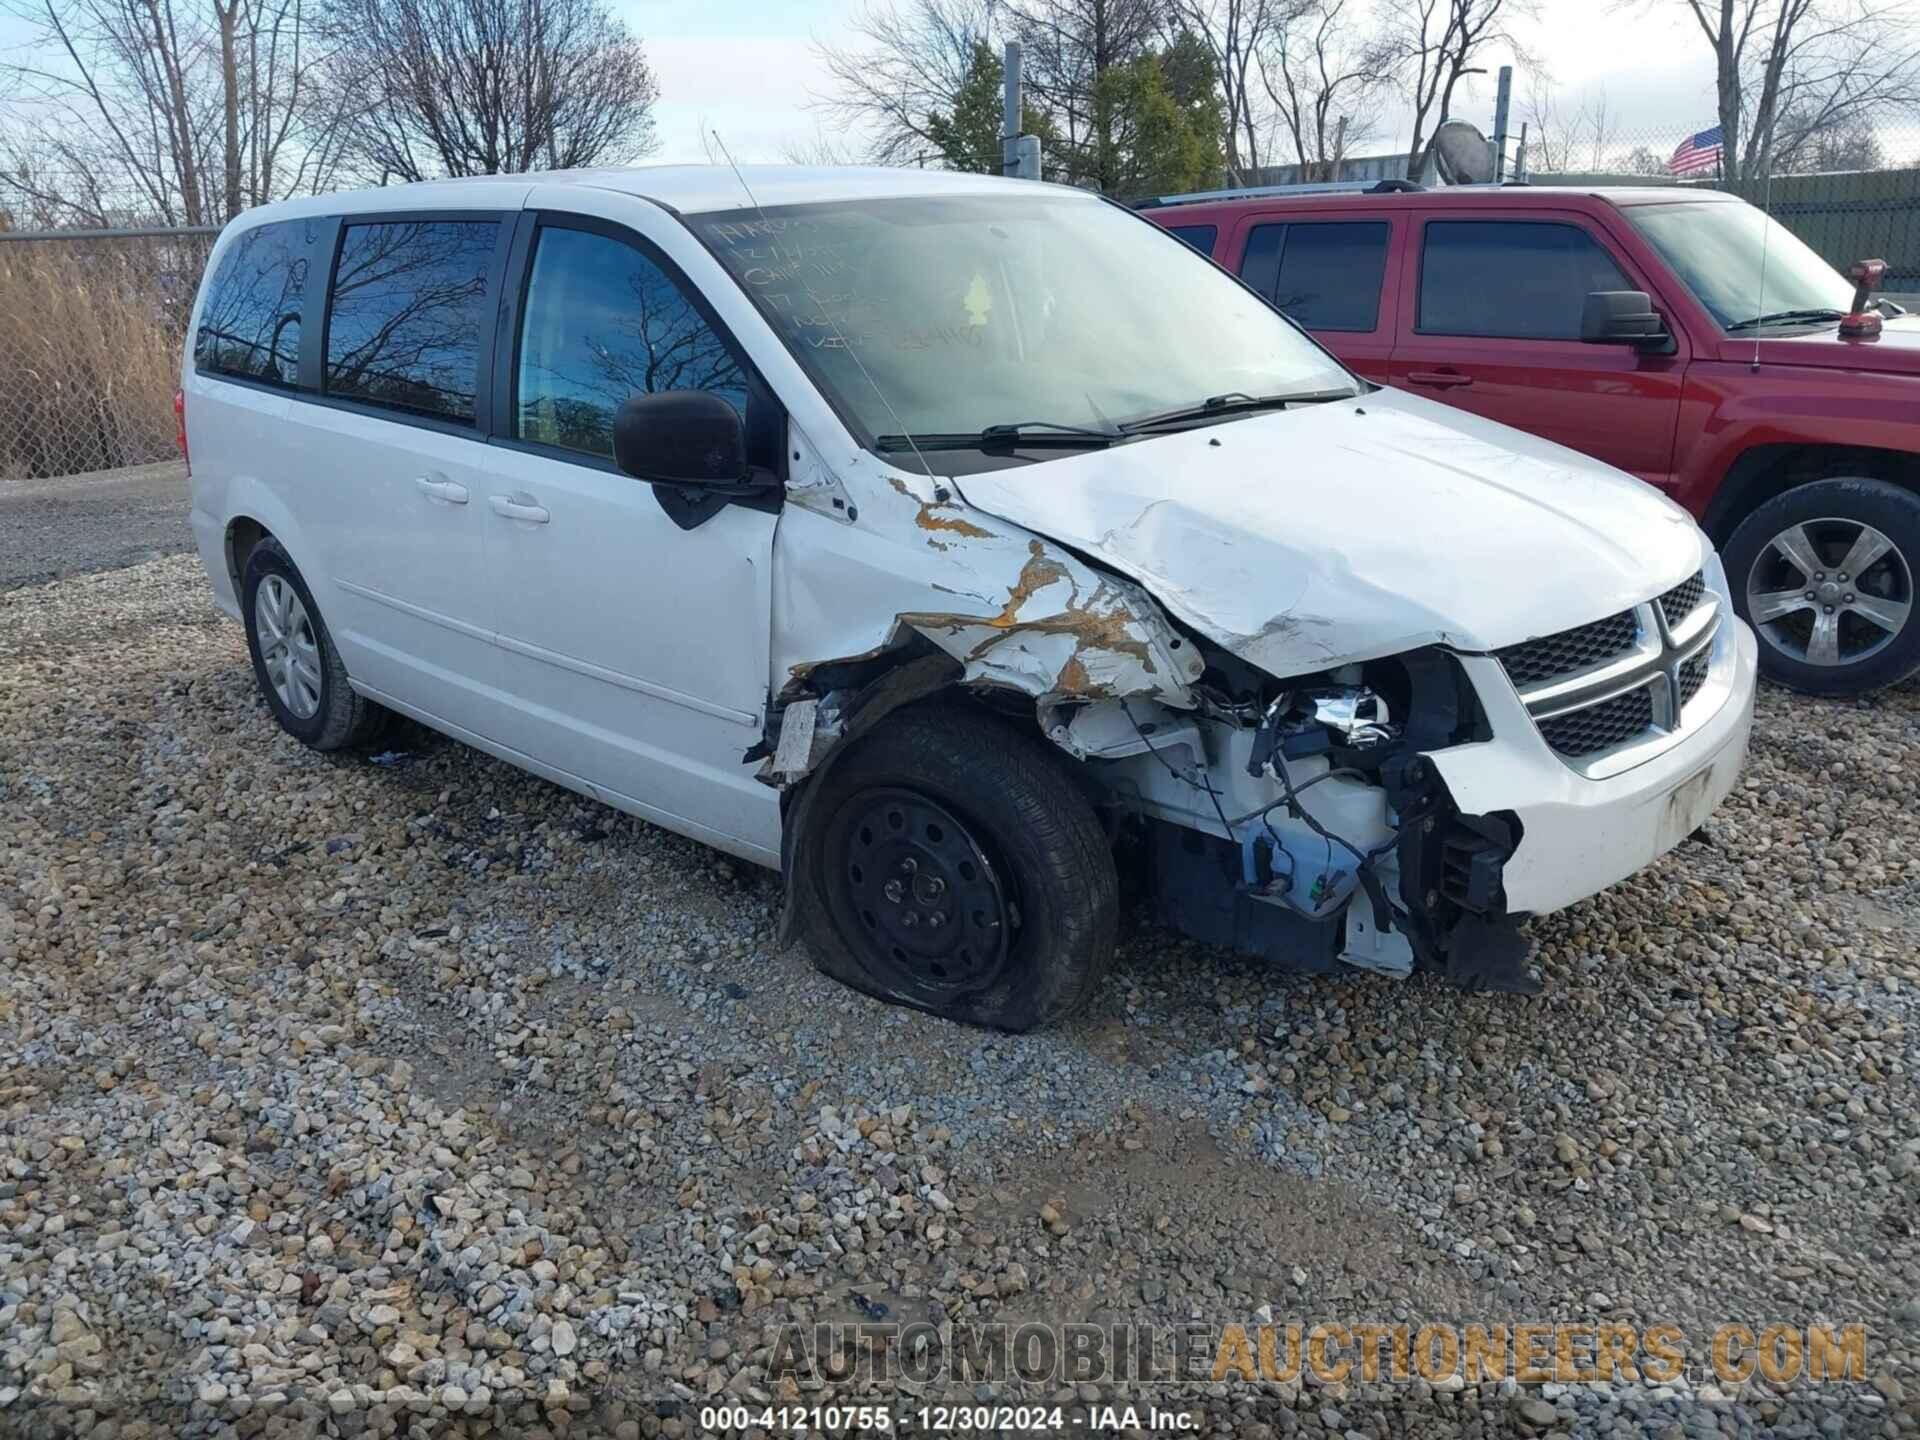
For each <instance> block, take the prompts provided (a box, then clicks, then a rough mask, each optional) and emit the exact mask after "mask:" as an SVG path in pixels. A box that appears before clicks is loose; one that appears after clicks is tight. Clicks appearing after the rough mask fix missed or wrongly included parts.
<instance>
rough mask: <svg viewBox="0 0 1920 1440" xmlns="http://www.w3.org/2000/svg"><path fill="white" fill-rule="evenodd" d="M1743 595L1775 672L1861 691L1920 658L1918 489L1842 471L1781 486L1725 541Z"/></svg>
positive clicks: (1809, 686)
mask: <svg viewBox="0 0 1920 1440" xmlns="http://www.w3.org/2000/svg"><path fill="white" fill-rule="evenodd" d="M1726 565H1727V581H1728V583H1729V585H1731V586H1732V589H1733V600H1734V606H1735V608H1736V609H1737V610H1738V611H1739V613H1740V615H1741V618H1742V619H1744V620H1746V621H1747V623H1748V624H1750V625H1752V626H1753V629H1754V633H1755V634H1756V635H1757V636H1758V637H1759V640H1760V666H1761V669H1762V670H1763V671H1764V672H1765V673H1766V674H1767V676H1768V677H1769V678H1771V679H1774V680H1777V681H1779V682H1780V683H1781V684H1783V685H1789V686H1791V687H1793V688H1794V689H1796V690H1804V691H1807V692H1809V693H1811V694H1815V695H1860V694H1865V693H1866V692H1868V691H1870V690H1876V689H1878V688H1880V687H1881V686H1884V685H1892V684H1895V683H1896V682H1898V681H1901V680H1904V679H1906V678H1907V677H1908V676H1909V675H1912V674H1913V673H1914V672H1915V671H1916V670H1920V619H1916V617H1915V615H1914V600H1915V590H1914V578H1915V576H1916V574H1920V495H1916V494H1915V493H1914V492H1913V491H1911V490H1907V489H1903V488H1902V487H1901V486H1898V485H1894V484H1890V483H1889V482H1887V481H1884V480H1869V479H1861V478H1850V477H1839V478H1834V479H1830V480H1816V481H1813V482H1812V483H1810V484H1806V485H1799V486H1796V487H1795V488H1793V489H1792V490H1789V491H1787V492H1786V493H1785V494H1782V495H1776V496H1775V497H1774V498H1773V499H1771V500H1769V501H1768V502H1767V503H1766V504H1764V505H1762V506H1760V508H1759V509H1757V510H1755V511H1754V512H1753V513H1752V514H1751V515H1749V516H1748V517H1747V518H1746V519H1745V520H1744V521H1742V522H1741V524H1740V526H1739V528H1738V529H1736V530H1735V531H1734V532H1733V535H1732V538H1730V539H1729V540H1728V542H1727V547H1726Z"/></svg>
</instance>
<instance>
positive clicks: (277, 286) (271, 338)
mask: <svg viewBox="0 0 1920 1440" xmlns="http://www.w3.org/2000/svg"><path fill="white" fill-rule="evenodd" d="M306 229H307V222H305V221H302V220H283V221H281V222H279V223H278V224H273V225H256V226H255V227H254V228H253V229H251V230H248V231H246V232H245V233H244V234H242V235H240V236H238V237H237V238H235V240H234V242H233V243H232V244H231V245H229V246H228V247H227V252H226V254H224V255H222V256H221V257H220V268H219V269H218V270H217V271H215V272H214V277H213V283H212V284H211V285H209V286H208V287H207V298H206V300H205V302H204V303H203V304H202V305H201V307H200V327H199V329H197V330H196V331H195V332H194V336H193V364H194V368H195V369H197V370H199V371H200V372H201V373H202V374H203V375H227V376H232V377H234V378H236V379H242V380H258V381H261V382H263V383H265V384H268V385H285V386H292V385H294V384H296V383H298V381H299V378H300V311H301V305H302V304H303V302H304V298H305V295H306V289H307V265H308V257H307V235H306Z"/></svg>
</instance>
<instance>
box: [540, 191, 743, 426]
mask: <svg viewBox="0 0 1920 1440" xmlns="http://www.w3.org/2000/svg"><path fill="white" fill-rule="evenodd" d="M522 313H523V315H524V317H525V318H524V320H523V321H522V324H521V328H520V361H519V370H518V375H517V376H516V383H515V392H514V434H515V435H516V436H517V437H519V438H520V439H522V440H532V441H536V442H538V443H540V444H544V445H557V446H560V447H561V448H562V449H566V450H581V451H585V452H586V453H587V454H590V455H601V456H606V457H608V458H611V457H612V455H613V418H614V415H615V414H616V413H617V412H618V411H619V409H620V406H621V404H622V403H623V402H624V401H625V400H626V399H627V397H628V396H630V395H637V394H651V393H655V392H658V391H662V390H706V391H709V392H711V393H713V394H715V395H719V396H721V397H722V398H723V399H725V400H726V401H727V402H728V403H730V404H731V405H732V406H733V407H734V409H736V410H738V411H739V412H740V414H741V416H742V418H744V417H745V416H746V413H747V376H746V371H745V370H744V369H743V368H742V367H741V365H740V362H739V361H738V360H736V359H735V358H734V355H733V352H732V351H731V350H729V349H728V348H727V344H726V342H725V341H724V340H722V339H721V338H720V335H719V333H718V332H717V331H716V330H715V329H714V328H713V326H711V325H709V324H708V323H707V320H706V317H705V316H704V315H702V314H701V313H700V311H699V309H698V308H696V307H695V306H694V305H693V303H692V302H691V301H690V300H688V298H687V297H686V295H685V294H684V293H683V292H682V291H681V289H680V287H679V286H678V285H677V284H675V283H674V280H673V278H672V277H671V276H669V275H668V274H667V273H666V272H665V271H663V270H662V269H661V268H660V267H659V266H658V265H656V264H654V262H653V261H652V260H650V259H648V258H647V257H646V256H645V255H644V254H642V253H641V252H640V251H639V250H637V249H635V248H634V247H633V246H632V245H629V244H627V243H626V242H625V241H622V240H615V239H613V238H612V237H611V236H607V235H598V234H594V233H592V232H590V231H586V230H568V229H564V228H560V227H557V226H556V227H543V228H542V229H541V231H540V237H539V241H538V243H537V244H536V245H535V247H534V252H533V267H532V271H531V273H530V274H529V276H528V278H527V303H526V305H525V307H524V309H523V312H522Z"/></svg>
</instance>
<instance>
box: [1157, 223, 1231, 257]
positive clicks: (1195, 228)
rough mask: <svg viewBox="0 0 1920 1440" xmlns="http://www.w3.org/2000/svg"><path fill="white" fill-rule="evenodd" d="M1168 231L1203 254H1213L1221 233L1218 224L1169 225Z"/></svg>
mask: <svg viewBox="0 0 1920 1440" xmlns="http://www.w3.org/2000/svg"><path fill="white" fill-rule="evenodd" d="M1167 233H1168V234H1169V235H1172V236H1174V237H1175V238H1176V239H1180V240H1184V241H1186V242H1187V244H1189V245H1191V246H1192V247H1193V248H1194V249H1196V250H1198V251H1199V252H1200V253H1201V254H1202V255H1211V254H1213V242H1214V239H1215V237H1217V236H1218V235H1219V234H1220V227H1219V226H1217V225H1169V226H1168V227H1167Z"/></svg>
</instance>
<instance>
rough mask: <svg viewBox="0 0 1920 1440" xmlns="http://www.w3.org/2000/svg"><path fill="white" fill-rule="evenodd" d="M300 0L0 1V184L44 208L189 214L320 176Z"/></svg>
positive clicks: (253, 199) (206, 219) (240, 203)
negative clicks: (2, 59) (1, 30)
mask: <svg viewBox="0 0 1920 1440" xmlns="http://www.w3.org/2000/svg"><path fill="white" fill-rule="evenodd" d="M307 3H308V0H0V11H4V12H5V13H8V14H11V15H12V16H13V17H14V18H15V19H17V20H19V21H21V22H23V24H24V26H25V29H26V33H27V35H28V37H29V39H28V41H27V43H26V45H25V46H24V47H22V48H21V49H20V50H19V51H18V52H17V53H19V54H21V55H22V56H23V57H24V58H22V59H20V60H18V61H16V62H14V63H12V64H9V65H4V66H0V78H4V80H5V81H6V82H9V83H8V85H7V88H8V89H10V90H11V92H12V93H11V96H10V98H11V99H12V100H13V102H14V103H13V105H12V106H11V107H10V108H9V111H8V133H7V136H6V140H5V142H4V143H0V196H5V197H6V198H7V199H8V200H9V201H11V202H12V203H15V204H17V205H21V206H22V207H23V208H27V209H30V210H32V211H33V213H35V214H36V215H39V216H41V217H43V218H45V219H47V220H50V221H54V222H67V223H71V222H73V221H75V220H78V221H81V222H83V223H91V224H102V223H105V222H107V221H108V220H110V219H120V218H129V217H133V218H145V219H157V220H161V221H164V222H167V223H174V224H190V225H191V224H203V223H210V222H214V221H218V220H223V219H227V218H230V217H232V216H233V215H235V214H238V213H239V212H240V211H241V210H242V209H244V208H245V207H246V206H248V205H253V204H258V203H260V202H261V201H264V200H274V199H280V198H283V197H284V196H286V195H289V194H293V193H297V192H299V191H301V190H305V189H311V188H316V187H319V186H322V185H324V184H326V183H328V182H329V181H330V179H331V173H332V168H333V165H334V163H335V161H336V160H337V158H338V149H337V146H336V144H335V143H334V141H335V136H334V134H333V131H332V130H331V128H330V127H329V126H328V125H327V124H326V123H325V121H324V119H323V117H321V116H320V114H319V113H318V111H317V109H316V107H315V104H314V101H315V99H316V93H315V88H314V83H313V82H314V77H315V73H316V69H317V66H318V64H319V63H320V61H321V59H322V58H323V56H322V53H321V51H320V50H319V48H318V47H317V46H316V44H315V40H314V35H313V25H312V19H311V16H310V14H309V13H308V10H307V8H306V5H307Z"/></svg>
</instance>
